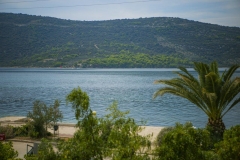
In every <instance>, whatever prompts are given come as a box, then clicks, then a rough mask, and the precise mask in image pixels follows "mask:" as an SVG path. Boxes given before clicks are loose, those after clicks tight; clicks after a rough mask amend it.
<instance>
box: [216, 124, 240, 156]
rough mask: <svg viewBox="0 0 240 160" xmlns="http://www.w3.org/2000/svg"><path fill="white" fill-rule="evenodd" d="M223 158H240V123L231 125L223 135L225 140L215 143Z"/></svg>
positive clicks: (218, 152)
mask: <svg viewBox="0 0 240 160" xmlns="http://www.w3.org/2000/svg"><path fill="white" fill-rule="evenodd" d="M215 147H216V152H217V154H218V155H219V156H220V157H221V158H220V159H221V160H239V157H240V125H237V126H234V127H231V128H230V129H228V130H226V131H225V132H224V135H223V141H221V142H219V143H217V144H216V145H215Z"/></svg>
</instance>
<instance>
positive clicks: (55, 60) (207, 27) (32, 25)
mask: <svg viewBox="0 0 240 160" xmlns="http://www.w3.org/2000/svg"><path fill="white" fill-rule="evenodd" d="M0 44H1V47H0V67H13V66H15V67H59V66H63V67H72V66H75V67H114V68H116V67H139V68H141V67H153V68H154V67H177V66H179V65H183V66H191V64H192V61H203V62H209V61H212V60H216V61H218V62H219V64H220V65H221V66H225V67H227V66H229V65H232V64H236V63H237V64H240V28H238V27H225V26H219V25H213V24H207V23H200V22H196V21H190V20H186V19H180V18H167V17H159V18H140V19H121V20H120V19H119V20H108V21H71V20H62V19H57V18H51V17H41V16H31V15H25V14H10V13H0Z"/></svg>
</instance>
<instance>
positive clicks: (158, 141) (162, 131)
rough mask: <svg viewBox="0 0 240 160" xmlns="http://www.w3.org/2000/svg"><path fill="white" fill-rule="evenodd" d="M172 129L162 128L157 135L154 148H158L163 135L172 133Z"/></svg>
mask: <svg viewBox="0 0 240 160" xmlns="http://www.w3.org/2000/svg"><path fill="white" fill-rule="evenodd" d="M173 129H174V128H173V127H165V128H163V129H162V130H161V131H160V132H159V133H158V135H157V138H156V146H160V145H161V143H162V140H163V137H164V135H165V134H167V133H168V132H170V131H172V130H173Z"/></svg>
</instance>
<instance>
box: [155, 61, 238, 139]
mask: <svg viewBox="0 0 240 160" xmlns="http://www.w3.org/2000/svg"><path fill="white" fill-rule="evenodd" d="M238 68H239V65H233V66H232V67H230V68H229V69H228V70H226V71H225V72H224V73H223V74H222V75H220V73H219V70H218V65H217V62H212V63H211V64H210V65H207V64H204V63H201V62H195V63H194V69H195V71H196V72H197V73H198V79H197V78H195V77H194V76H193V75H191V74H190V73H189V72H188V71H187V69H186V68H184V67H179V69H180V70H181V71H182V72H176V74H178V76H179V77H178V78H173V79H170V80H158V81H155V83H156V84H166V85H167V86H166V87H163V88H160V89H159V90H158V91H157V92H155V94H154V98H156V97H157V96H162V95H164V94H165V93H171V94H173V95H176V96H180V97H183V98H185V99H187V100H189V101H190V102H192V103H193V104H195V105H196V106H197V107H199V108H200V109H201V110H202V111H203V112H204V113H205V114H206V115H207V116H208V123H207V127H208V128H210V130H211V131H212V134H214V135H215V136H217V137H222V136H223V132H224V130H225V125H224V123H223V121H222V118H223V116H224V115H225V114H226V113H227V112H228V111H229V110H231V109H232V108H233V107H234V106H236V104H237V103H239V102H240V97H239V92H240V77H236V78H233V77H232V76H233V74H234V72H235V71H236V70H237V69H238Z"/></svg>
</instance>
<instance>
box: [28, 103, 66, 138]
mask: <svg viewBox="0 0 240 160" xmlns="http://www.w3.org/2000/svg"><path fill="white" fill-rule="evenodd" d="M27 117H28V118H29V119H31V120H30V121H29V125H30V127H29V128H30V133H29V134H30V136H31V137H45V136H46V135H47V128H48V127H51V126H53V125H54V124H55V123H56V122H57V121H59V120H61V119H62V118H63V116H62V113H61V111H60V110H59V101H58V100H55V102H54V105H50V106H49V107H47V105H46V104H44V103H43V102H41V101H35V102H34V103H33V111H32V112H29V113H28V115H27Z"/></svg>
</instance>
